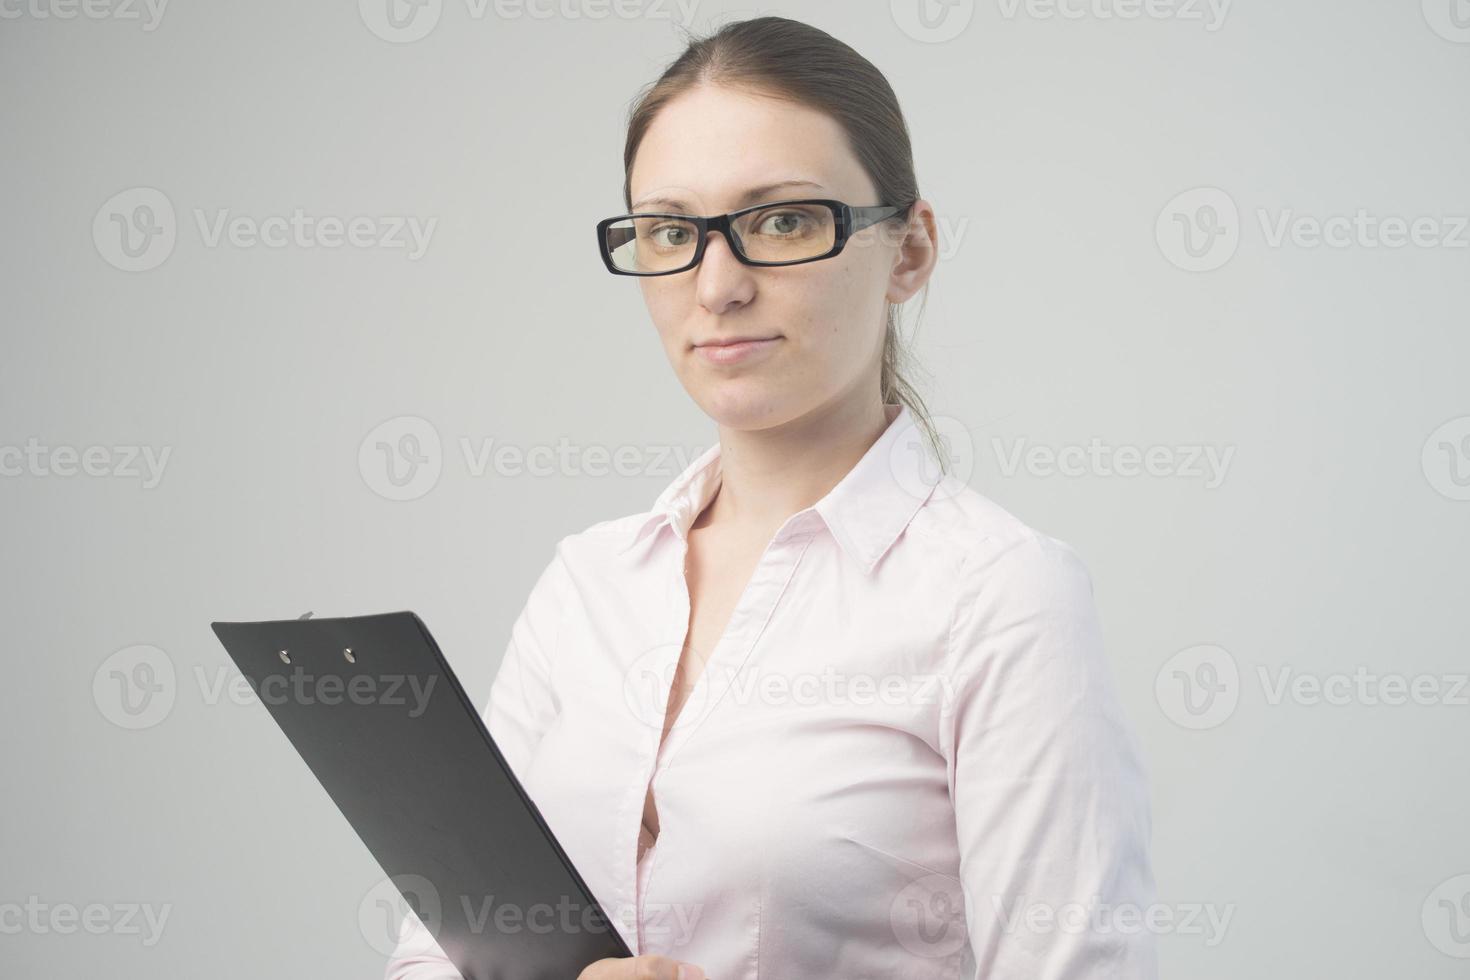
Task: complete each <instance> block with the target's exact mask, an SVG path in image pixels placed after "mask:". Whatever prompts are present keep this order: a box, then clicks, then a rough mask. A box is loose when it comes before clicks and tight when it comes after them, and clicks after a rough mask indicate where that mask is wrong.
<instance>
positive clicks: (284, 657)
mask: <svg viewBox="0 0 1470 980" xmlns="http://www.w3.org/2000/svg"><path fill="white" fill-rule="evenodd" d="M290 662H291V655H290V654H289V653H287V652H286V651H285V650H282V651H281V663H283V664H289V663H290Z"/></svg>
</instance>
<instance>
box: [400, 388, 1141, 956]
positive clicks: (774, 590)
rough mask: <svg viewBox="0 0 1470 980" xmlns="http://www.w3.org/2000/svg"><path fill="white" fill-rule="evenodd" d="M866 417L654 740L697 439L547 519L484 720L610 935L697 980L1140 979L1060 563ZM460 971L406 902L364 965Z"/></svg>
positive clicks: (1037, 536)
mask: <svg viewBox="0 0 1470 980" xmlns="http://www.w3.org/2000/svg"><path fill="white" fill-rule="evenodd" d="M887 411H888V418H889V426H888V428H887V429H886V430H885V431H884V433H883V435H882V436H881V437H880V438H879V439H878V440H877V442H875V443H874V444H873V445H872V446H871V447H870V448H869V450H868V451H867V453H866V454H865V455H864V456H863V457H862V459H860V460H859V461H858V463H857V464H856V465H855V466H854V467H853V468H852V469H851V470H850V471H849V472H848V473H847V475H846V476H844V477H843V479H842V480H841V481H840V482H839V483H838V484H837V485H836V486H835V487H833V488H832V490H831V491H830V492H829V493H828V494H827V495H826V496H825V497H823V498H822V499H821V500H819V501H817V502H816V503H815V504H813V505H812V506H811V507H808V508H806V509H805V510H802V511H799V512H797V513H795V514H792V515H791V516H790V517H789V518H788V519H787V520H786V522H785V523H784V524H782V525H781V527H780V529H779V530H778V531H777V532H776V534H775V536H774V537H773V538H772V539H771V541H770V542H769V544H768V545H767V547H766V549H765V552H764V553H763V554H762V555H761V557H760V560H759V563H758V564H757V566H756V568H755V572H754V574H753V576H752V577H751V579H750V581H749V584H748V585H747V586H746V588H745V591H744V592H743V593H742V594H741V596H740V599H739V602H738V603H737V605H736V607H735V610H734V613H733V614H732V616H731V618H730V621H729V624H728V626H727V627H726V630H725V633H724V635H723V636H722V637H721V639H720V641H719V643H718V644H717V645H716V647H715V649H714V650H713V651H711V653H710V658H709V661H708V663H707V664H706V666H705V668H704V670H703V672H702V673H701V674H700V676H699V678H698V681H697V683H696V684H695V687H694V689H693V691H692V692H691V694H690V696H689V699H688V701H687V702H686V704H685V705H684V707H683V709H682V710H681V712H680V713H679V716H678V719H677V721H676V723H675V725H674V727H673V728H672V730H671V731H670V732H669V734H668V736H667V739H666V740H665V741H664V743H663V746H662V748H661V749H660V745H659V743H660V737H661V735H662V730H663V724H664V715H665V709H666V706H667V703H668V696H669V691H670V687H671V684H672V680H673V676H674V669H675V666H676V664H677V662H678V658H679V655H680V652H681V650H682V648H683V643H684V639H685V634H686V630H687V628H688V622H689V595H688V590H687V585H686V582H685V578H684V573H683V568H684V558H685V553H686V549H687V546H688V541H687V532H688V529H689V526H690V524H691V523H693V521H694V519H695V517H696V516H697V515H698V514H699V513H700V511H701V510H703V509H704V507H705V505H706V504H707V503H708V502H709V500H710V499H711V498H712V497H713V495H714V492H715V490H716V489H717V487H718V486H719V480H720V447H719V446H718V444H716V445H715V446H713V447H711V448H710V449H709V450H708V451H707V452H705V453H704V454H703V455H701V456H700V457H699V458H698V459H696V460H695V461H694V462H693V463H692V464H690V465H689V467H688V468H687V469H686V470H685V471H684V472H683V473H682V474H680V475H679V476H678V477H677V478H676V479H675V480H674V481H673V482H672V483H671V484H670V485H669V486H668V487H667V488H666V489H665V490H664V492H663V493H662V494H660V495H659V497H658V499H657V500H656V501H655V502H654V505H653V508H652V510H650V511H648V512H646V513H641V514H635V515H631V516H627V517H623V518H619V519H616V520H610V521H604V522H601V523H598V524H595V525H593V526H592V527H589V528H587V529H586V530H584V531H582V532H580V533H576V534H571V535H569V536H567V537H565V538H563V539H562V540H561V541H559V542H558V543H557V546H556V548H555V552H554V554H553V555H552V557H551V560H550V562H549V564H548V565H547V566H546V568H545V569H544V571H543V572H542V574H541V576H540V578H539V579H538V581H537V582H536V584H535V586H534V587H533V588H532V590H531V593H530V596H529V597H528V599H527V601H526V605H525V607H524V609H523V610H522V611H521V613H520V615H519V617H518V618H517V620H516V622H515V624H514V626H513V627H512V631H511V637H510V642H509V645H508V647H507V649H506V653H505V657H504V659H503V661H502V663H501V666H500V669H499V671H498V673H497V674H496V677H495V681H494V683H493V685H492V687H491V691H490V696H489V701H488V703H487V705H486V708H485V718H486V724H487V726H488V727H489V729H490V732H491V734H492V735H493V736H494V738H495V740H496V742H497V743H498V744H499V745H500V747H501V750H502V751H503V752H504V753H505V756H506V758H507V759H508V761H509V762H510V764H511V766H512V768H513V769H514V770H515V772H516V774H517V776H518V777H519V778H520V779H521V780H522V782H523V783H524V785H525V787H526V789H527V792H529V793H530V794H531V796H532V798H533V799H535V801H536V804H537V806H538V807H539V808H540V810H541V812H542V814H543V815H544V816H545V817H546V820H547V822H548V823H549V824H550V826H551V828H552V830H553V831H554V832H555V834H556V835H557V838H558V840H560V842H561V844H562V846H563V848H565V850H566V852H567V854H568V856H569V857H570V858H571V859H572V861H573V862H574V863H575V865H576V867H577V868H578V870H579V871H580V872H581V874H582V876H583V878H584V879H585V880H586V882H587V884H588V886H589V887H590V888H591V889H592V892H593V894H594V895H595V896H596V897H597V899H598V901H599V902H600V903H601V904H602V905H603V907H604V910H605V911H606V912H607V914H608V916H609V918H610V919H611V920H612V921H613V923H614V924H615V925H616V927H617V928H618V929H619V931H620V932H621V933H622V934H623V937H624V939H625V940H626V941H627V943H628V946H629V948H630V949H632V950H633V951H634V952H635V953H662V954H665V955H668V956H672V957H674V958H676V959H679V960H682V961H685V962H690V963H695V964H697V965H699V966H700V967H702V968H703V969H704V971H705V973H706V975H707V976H708V977H710V978H711V980H757V978H762V977H764V978H768V980H817V978H831V980H878V978H883V980H900V978H902V980H931V978H932V980H939V978H958V977H969V976H978V977H983V978H990V980H1081V978H1084V977H1085V978H1095V977H1108V978H1112V980H1145V978H1148V980H1152V978H1154V977H1155V976H1156V969H1157V968H1156V963H1155V946H1154V936H1153V934H1152V932H1151V931H1150V930H1149V929H1148V928H1146V927H1145V926H1144V925H1143V923H1145V922H1146V921H1147V913H1148V910H1149V908H1150V906H1152V905H1153V904H1154V901H1155V898H1154V881H1153V876H1152V872H1151V868H1150V863H1149V856H1148V847H1149V836H1150V820H1151V818H1150V807H1149V798H1148V786H1147V777H1146V773H1145V770H1144V768H1143V764H1142V761H1141V758H1140V752H1139V748H1138V745H1137V743H1136V741H1135V738H1134V736H1133V734H1132V731H1131V729H1130V727H1129V725H1128V723H1127V721H1126V719H1125V718H1124V716H1123V714H1122V711H1121V708H1120V704H1119V699H1118V696H1117V692H1116V690H1115V687H1114V683H1113V680H1112V677H1111V675H1110V672H1109V667H1108V663H1107V660H1106V658H1105V656H1104V653H1103V643H1102V634H1101V629H1100V624H1099V621H1098V616H1097V612H1096V608H1095V605H1094V601H1093V596H1092V584H1091V580H1090V578H1089V575H1088V572H1087V570H1086V568H1085V566H1084V565H1083V563H1082V561H1081V560H1080V559H1079V558H1078V557H1077V555H1076V553H1075V552H1074V551H1073V550H1072V548H1071V547H1069V546H1068V545H1066V544H1064V543H1062V542H1060V541H1057V540H1055V539H1053V538H1051V537H1048V536H1047V535H1045V534H1042V533H1041V532H1039V531H1036V530H1033V529H1032V528H1030V527H1028V526H1027V525H1025V524H1023V523H1021V521H1020V520H1018V519H1017V518H1016V517H1014V516H1012V515H1011V514H1010V513H1008V512H1007V511H1005V510H1003V509H1002V508H1000V507H999V506H998V505H996V504H995V503H993V502H992V501H990V500H989V499H987V498H986V497H984V496H983V495H981V494H980V493H977V492H976V491H974V490H973V489H971V488H970V487H968V486H967V485H966V484H965V483H964V482H963V481H961V480H959V479H958V478H956V477H954V476H953V475H948V476H944V477H943V478H942V479H940V478H939V471H938V468H937V466H936V465H935V464H934V461H933V458H932V456H930V455H928V452H927V450H926V448H925V443H924V442H923V440H922V438H921V431H920V430H919V429H918V428H916V427H915V425H914V419H913V417H912V416H911V414H910V413H909V411H908V409H907V408H903V407H901V406H898V405H890V406H888V409H887ZM589 750H590V751H589ZM650 781H652V787H653V792H654V796H655V799H656V804H657V810H658V817H659V825H660V832H659V835H658V838H657V840H656V842H655V843H654V844H653V846H652V847H651V848H649V849H648V851H647V853H646V855H645V856H644V857H643V859H642V860H640V859H639V857H638V852H639V846H638V840H639V831H640V828H641V825H642V814H643V806H644V797H645V794H646V792H647V791H648V788H649V784H650ZM458 976H459V974H458V972H457V971H455V969H454V968H453V966H452V965H451V964H449V963H448V961H447V960H445V959H444V957H443V953H442V951H441V950H440V949H439V947H438V945H437V944H436V943H435V942H434V940H433V937H432V936H431V935H429V933H428V932H427V931H426V930H425V929H424V927H423V926H422V925H421V924H419V923H418V921H417V920H416V919H415V918H413V917H412V915H410V916H409V918H408V920H407V921H406V922H405V925H404V928H403V930H402V933H401V936H400V940H399V945H398V948H397V950H396V951H395V952H394V955H393V957H392V959H391V961H390V962H389V964H388V968H387V973H386V977H387V978H388V980H430V978H446V977H447V978H456V977H458ZM566 980H575V977H567V978H566Z"/></svg>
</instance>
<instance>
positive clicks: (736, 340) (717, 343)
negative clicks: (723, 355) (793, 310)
mask: <svg viewBox="0 0 1470 980" xmlns="http://www.w3.org/2000/svg"><path fill="white" fill-rule="evenodd" d="M779 336H780V334H772V335H770V336H768V337H756V336H750V337H721V338H720V339H719V340H707V341H705V342H704V343H702V344H695V345H694V346H695V347H729V346H730V345H732V344H745V343H749V342H750V341H752V340H775V339H776V338H777V337H779Z"/></svg>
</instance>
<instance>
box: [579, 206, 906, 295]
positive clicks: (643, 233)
mask: <svg viewBox="0 0 1470 980" xmlns="http://www.w3.org/2000/svg"><path fill="white" fill-rule="evenodd" d="M912 206H913V202H912V201H910V202H909V203H908V204H902V205H890V204H880V205H876V206H874V207H858V208H855V207H851V206H849V205H847V204H844V203H842V202H841V201H833V200H830V199H827V198H803V199H801V200H795V201H774V202H772V203H769V204H757V205H754V206H752V207H748V208H742V209H740V210H739V211H731V212H730V213H729V214H717V215H704V216H701V215H693V214H679V213H662V212H637V213H634V214H620V215H617V216H616V217H612V218H604V219H603V220H602V221H599V222H598V223H597V247H598V250H599V251H600V253H601V254H602V262H603V264H604V265H606V266H607V271H609V272H611V273H614V274H616V275H620V276H667V275H672V274H673V273H675V272H684V271H686V270H688V269H692V268H694V267H695V266H696V265H698V264H699V262H700V260H701V259H703V258H704V248H705V243H706V242H707V241H708V239H709V233H710V232H712V231H718V232H719V233H720V234H722V235H724V236H725V241H726V242H728V243H729V245H730V251H731V252H733V253H735V257H736V258H737V259H739V260H740V261H741V262H744V263H745V264H746V265H756V266H774V265H798V264H800V263H802V262H816V261H817V260H818V259H830V258H831V257H832V256H834V255H836V254H838V253H839V252H841V251H842V248H843V246H845V245H846V244H847V240H848V239H849V238H851V237H852V236H853V235H855V234H857V233H858V232H859V231H862V230H863V229H864V228H867V227H869V226H871V225H876V224H878V223H879V222H881V221H887V220H888V219H889V218H895V217H898V216H900V215H906V214H907V213H908V210H909V208H910V207H912Z"/></svg>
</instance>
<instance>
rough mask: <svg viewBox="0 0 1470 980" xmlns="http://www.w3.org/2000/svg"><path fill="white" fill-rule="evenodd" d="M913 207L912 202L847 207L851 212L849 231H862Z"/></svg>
mask: <svg viewBox="0 0 1470 980" xmlns="http://www.w3.org/2000/svg"><path fill="white" fill-rule="evenodd" d="M911 207H913V202H912V201H910V202H909V203H908V204H900V205H892V204H884V205H879V206H878V207H872V208H848V210H849V211H851V212H852V227H851V228H850V229H849V231H850V232H856V231H862V230H863V229H864V228H867V227H870V226H872V225H876V224H877V223H878V222H880V221H886V220H888V219H889V218H892V217H894V216H895V215H899V214H903V213H905V212H907V211H908V209H909V208H911Z"/></svg>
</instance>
